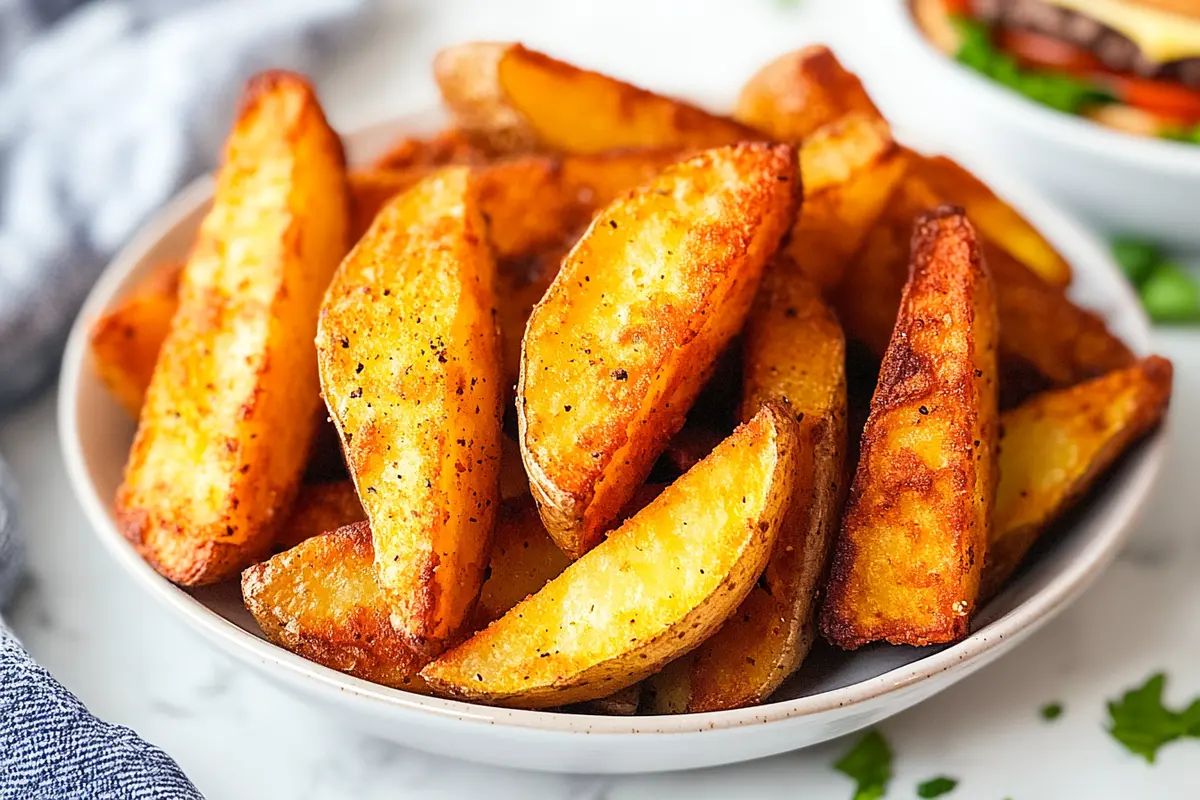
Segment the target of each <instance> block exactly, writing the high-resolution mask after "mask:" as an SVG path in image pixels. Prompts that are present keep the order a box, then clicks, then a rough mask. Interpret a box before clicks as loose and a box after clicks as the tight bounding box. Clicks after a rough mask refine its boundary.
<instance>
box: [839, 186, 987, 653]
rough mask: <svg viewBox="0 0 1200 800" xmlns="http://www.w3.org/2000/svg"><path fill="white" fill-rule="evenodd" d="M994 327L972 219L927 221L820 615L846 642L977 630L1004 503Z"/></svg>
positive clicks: (946, 212)
mask: <svg viewBox="0 0 1200 800" xmlns="http://www.w3.org/2000/svg"><path fill="white" fill-rule="evenodd" d="M996 327H997V322H996V308H995V301H994V298H993V295H992V288H991V280H990V279H989V277H988V274H987V271H986V269H985V268H984V264H983V259H982V257H981V255H980V250H979V246H978V244H977V242H976V238H975V233H974V230H973V229H972V228H971V225H970V223H969V222H967V219H966V217H965V216H964V215H963V213H962V212H961V211H960V210H958V209H955V208H942V209H939V210H938V211H937V212H935V213H934V214H930V215H924V216H922V217H920V218H919V220H918V222H917V227H916V233H915V234H914V237H913V258H912V267H911V272H910V277H909V279H908V283H907V284H906V285H905V288H904V294H903V297H902V299H901V303H900V314H899V317H898V319H897V321H896V330H895V333H894V334H893V335H892V341H891V343H890V344H889V345H888V349H887V353H886V354H885V355H884V359H883V367H882V369H881V371H880V376H879V385H878V387H877V388H876V390H875V396H874V398H873V399H872V401H871V414H870V417H869V418H868V419H867V424H866V428H865V430H864V431H863V436H862V455H861V457H860V460H859V463H858V471H857V473H856V475H855V476H854V485H853V488H852V490H851V495H850V502H849V505H848V506H847V509H846V516H845V519H844V521H843V527H842V533H841V537H840V539H839V541H838V546H837V551H836V555H835V557H834V562H833V569H832V574H831V579H830V582H829V591H828V595H827V597H826V601H825V605H824V608H823V610H822V618H821V629H822V632H823V633H824V634H825V636H826V638H828V639H829V640H830V641H831V642H833V643H834V644H837V645H839V646H841V647H844V648H847V649H853V648H856V647H860V646H862V645H864V644H866V643H868V642H873V641H877V640H886V641H889V642H892V643H894V644H912V645H925V644H933V643H937V642H949V641H954V640H956V639H958V638H961V637H962V636H964V635H965V634H966V632H967V624H968V621H969V619H970V616H971V613H972V611H973V610H974V607H975V602H976V599H977V597H978V593H979V578H980V572H981V569H982V567H983V561H984V554H985V552H986V548H987V541H988V531H989V530H990V527H991V515H992V508H993V504H994V500H995V485H996V484H995V481H996V472H997V470H996V435H997V428H998V424H997V411H996V406H997V378H996Z"/></svg>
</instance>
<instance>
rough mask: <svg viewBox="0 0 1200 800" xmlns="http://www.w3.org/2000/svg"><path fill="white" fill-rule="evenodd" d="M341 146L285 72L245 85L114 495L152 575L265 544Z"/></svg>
mask: <svg viewBox="0 0 1200 800" xmlns="http://www.w3.org/2000/svg"><path fill="white" fill-rule="evenodd" d="M346 198H347V193H346V176H345V164H344V160H343V155H342V147H341V142H340V141H339V139H338V137H337V134H336V133H334V132H333V130H332V129H331V128H330V127H329V126H328V124H327V123H326V121H325V117H324V115H323V114H322V113H321V109H320V106H319V105H318V103H317V98H316V96H315V95H314V94H313V91H312V88H311V87H310V86H309V85H308V83H307V82H305V81H304V80H303V79H302V78H300V77H298V76H295V75H291V74H289V73H285V72H269V73H264V74H262V75H260V76H258V77H257V78H255V79H253V80H252V81H251V82H250V84H249V85H248V87H247V90H246V93H245V97H244V100H243V106H242V110H241V113H240V115H239V117H238V120H237V122H236V124H235V126H234V129H233V132H232V134H230V138H229V141H228V143H227V145H226V153H225V161H224V164H223V165H222V167H221V169H220V172H219V173H218V177H217V189H216V194H215V196H214V201H213V208H212V210H211V211H210V212H209V213H208V216H207V217H206V218H205V220H204V223H203V224H202V226H201V229H200V233H199V238H198V240H197V242H196V246H195V248H194V250H193V252H192V256H191V259H190V260H189V261H188V264H187V266H186V267H185V268H184V271H183V277H182V283H181V286H180V295H179V310H178V311H177V312H176V314H175V316H174V318H173V319H172V323H171V329H170V332H169V333H168V334H167V338H166V341H165V342H164V343H163V345H162V352H161V358H160V359H159V360H158V365H157V366H156V368H155V370H154V375H153V378H152V379H151V381H150V387H149V389H148V390H147V393H146V402H145V407H144V408H143V409H142V415H141V421H140V424H139V426H138V432H137V436H136V437H135V439H134V442H133V449H132V451H131V453H130V458H129V463H128V465H127V466H126V471H125V480H124V483H123V484H122V486H121V488H120V490H119V491H118V493H117V502H116V507H117V521H118V525H119V527H120V529H121V531H122V532H123V533H124V535H125V536H126V537H127V538H128V539H129V540H130V541H131V542H133V544H134V545H135V546H136V547H137V548H138V550H139V552H141V554H142V555H143V557H144V558H146V560H147V561H149V562H150V563H151V564H152V565H154V567H155V568H156V569H158V570H159V572H161V573H162V574H163V575H164V576H166V577H167V578H169V579H171V580H173V581H175V582H177V583H182V584H187V585H199V584H205V583H214V582H216V581H220V580H223V579H225V578H228V577H231V576H233V575H236V574H237V572H238V571H239V570H240V569H241V568H242V567H244V566H245V565H246V564H248V563H250V562H252V561H253V560H254V559H256V558H258V557H259V556H261V555H262V554H263V553H265V552H266V551H267V550H268V548H269V547H270V545H271V542H272V540H273V539H274V535H275V528H276V526H277V525H278V523H279V521H280V519H281V515H282V513H283V512H284V511H285V510H286V509H287V508H288V506H289V504H290V503H291V500H292V497H293V495H294V493H295V490H296V486H297V484H298V483H299V480H300V475H301V472H302V471H303V469H304V464H305V461H306V459H307V458H308V452H309V446H310V444H311V442H312V437H313V433H314V430H315V428H314V426H313V425H312V424H310V421H312V420H315V419H316V418H317V416H316V412H317V406H318V403H319V399H318V394H317V391H318V383H317V371H316V359H315V357H314V356H315V353H314V350H313V346H312V334H313V331H314V330H315V328H316V319H317V309H318V307H319V306H320V302H321V295H322V293H323V292H324V290H325V286H326V284H327V283H328V281H329V276H330V275H331V274H332V273H333V271H334V269H335V268H336V267H337V262H338V260H339V259H340V258H341V257H342V255H343V254H344V253H345V249H346V227H347V217H348V213H347V199H346Z"/></svg>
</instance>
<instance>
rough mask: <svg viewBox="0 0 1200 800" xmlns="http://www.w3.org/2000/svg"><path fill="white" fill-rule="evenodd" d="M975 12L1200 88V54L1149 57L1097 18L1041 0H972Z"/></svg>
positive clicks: (1126, 67) (1121, 65) (1124, 67)
mask: <svg viewBox="0 0 1200 800" xmlns="http://www.w3.org/2000/svg"><path fill="white" fill-rule="evenodd" d="M971 5H972V8H973V10H974V12H975V15H976V16H977V17H978V18H979V19H981V20H983V21H984V22H988V23H990V24H992V25H999V26H1002V27H1006V28H1018V29H1021V30H1028V31H1034V32H1036V33H1042V34H1045V35H1047V36H1052V37H1054V38H1055V39H1061V40H1062V41H1065V42H1070V43H1071V44H1074V45H1076V46H1078V47H1082V48H1084V49H1085V50H1088V51H1090V52H1091V53H1093V54H1095V55H1096V57H1097V58H1099V59H1100V60H1101V61H1103V62H1104V63H1105V64H1106V65H1108V66H1109V67H1110V68H1111V69H1114V70H1116V71H1118V72H1132V73H1134V74H1136V75H1142V76H1145V77H1148V78H1167V79H1172V80H1177V81H1179V82H1180V83H1183V84H1185V85H1187V86H1190V87H1192V88H1195V89H1200V58H1186V59H1183V60H1181V61H1173V62H1170V63H1168V64H1159V63H1156V62H1154V61H1150V60H1149V59H1148V58H1146V57H1145V56H1144V55H1142V52H1141V50H1139V49H1138V46H1137V45H1136V44H1134V43H1133V42H1132V41H1131V40H1129V39H1128V38H1126V37H1125V36H1123V35H1122V34H1120V33H1117V32H1116V31H1114V30H1113V29H1112V28H1109V27H1108V26H1106V25H1101V24H1100V23H1099V22H1097V21H1096V20H1094V19H1092V18H1090V17H1088V16H1085V15H1083V14H1080V13H1079V12H1077V11H1069V10H1067V9H1065V8H1059V7H1058V6H1055V5H1051V4H1049V3H1045V2H1042V0H972V3H971Z"/></svg>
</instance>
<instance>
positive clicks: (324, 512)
mask: <svg viewBox="0 0 1200 800" xmlns="http://www.w3.org/2000/svg"><path fill="white" fill-rule="evenodd" d="M366 518H367V512H365V511H363V507H362V503H361V502H360V501H359V499H358V493H357V492H355V491H354V483H353V482H352V481H349V480H345V481H329V482H328V483H313V484H306V485H304V486H301V487H300V491H299V492H298V493H297V495H296V502H295V503H294V504H293V505H292V511H291V513H290V514H289V515H288V518H287V521H286V522H284V523H283V524H282V525H280V526H279V532H278V533H277V534H276V536H275V551H276V552H278V553H282V552H283V551H285V550H291V549H292V548H293V547H295V546H296V545H298V544H300V543H301V542H306V541H308V540H309V539H311V538H312V537H314V536H319V535H320V534H322V533H329V532H330V531H336V530H337V529H338V528H344V527H345V526H347V525H353V524H354V523H355V522H362V521H363V520H365V519H366Z"/></svg>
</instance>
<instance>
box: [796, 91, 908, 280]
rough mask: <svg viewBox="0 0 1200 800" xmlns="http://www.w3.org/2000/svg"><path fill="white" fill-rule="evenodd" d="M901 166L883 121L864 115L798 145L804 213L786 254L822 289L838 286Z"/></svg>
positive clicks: (848, 118) (836, 123)
mask: <svg viewBox="0 0 1200 800" xmlns="http://www.w3.org/2000/svg"><path fill="white" fill-rule="evenodd" d="M905 166H906V165H905V161H904V158H903V154H902V152H901V150H900V148H899V147H897V146H896V143H895V142H894V141H892V135H891V132H890V130H889V129H888V125H887V123H886V122H884V121H883V120H882V119H879V118H876V117H873V116H869V115H867V114H862V113H855V114H850V115H848V116H845V117H842V118H841V119H838V120H836V121H834V122H832V123H830V124H828V125H826V126H825V127H823V128H820V129H818V130H817V131H815V132H814V133H813V134H812V135H811V136H810V137H809V138H808V139H806V140H805V141H804V144H803V145H802V146H801V148H800V175H801V176H802V177H803V179H804V211H803V213H802V214H800V217H799V219H798V220H797V221H796V225H795V227H794V228H793V230H792V235H791V237H790V238H789V239H788V244H787V247H786V250H787V252H788V253H789V254H790V255H791V257H792V258H793V259H794V260H795V262H796V263H797V264H799V265H801V266H802V267H803V268H804V271H805V272H806V273H807V274H808V275H809V277H811V278H812V279H813V280H815V281H816V282H817V283H818V284H820V285H821V286H822V287H823V288H825V289H829V288H831V287H833V286H837V285H838V283H840V282H841V280H842V275H843V274H844V272H845V270H846V264H847V263H848V262H849V261H850V260H851V258H852V257H853V256H854V254H855V253H856V252H857V251H858V250H859V248H860V247H862V243H863V240H864V239H865V238H866V236H867V232H868V231H870V230H871V227H872V226H873V225H874V224H875V222H876V220H878V219H879V217H880V215H881V214H883V211H884V209H885V208H886V207H887V203H888V199H889V198H890V197H891V196H892V192H893V191H894V190H895V188H896V186H897V185H898V184H899V183H900V180H901V179H902V178H903V176H904V172H905Z"/></svg>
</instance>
